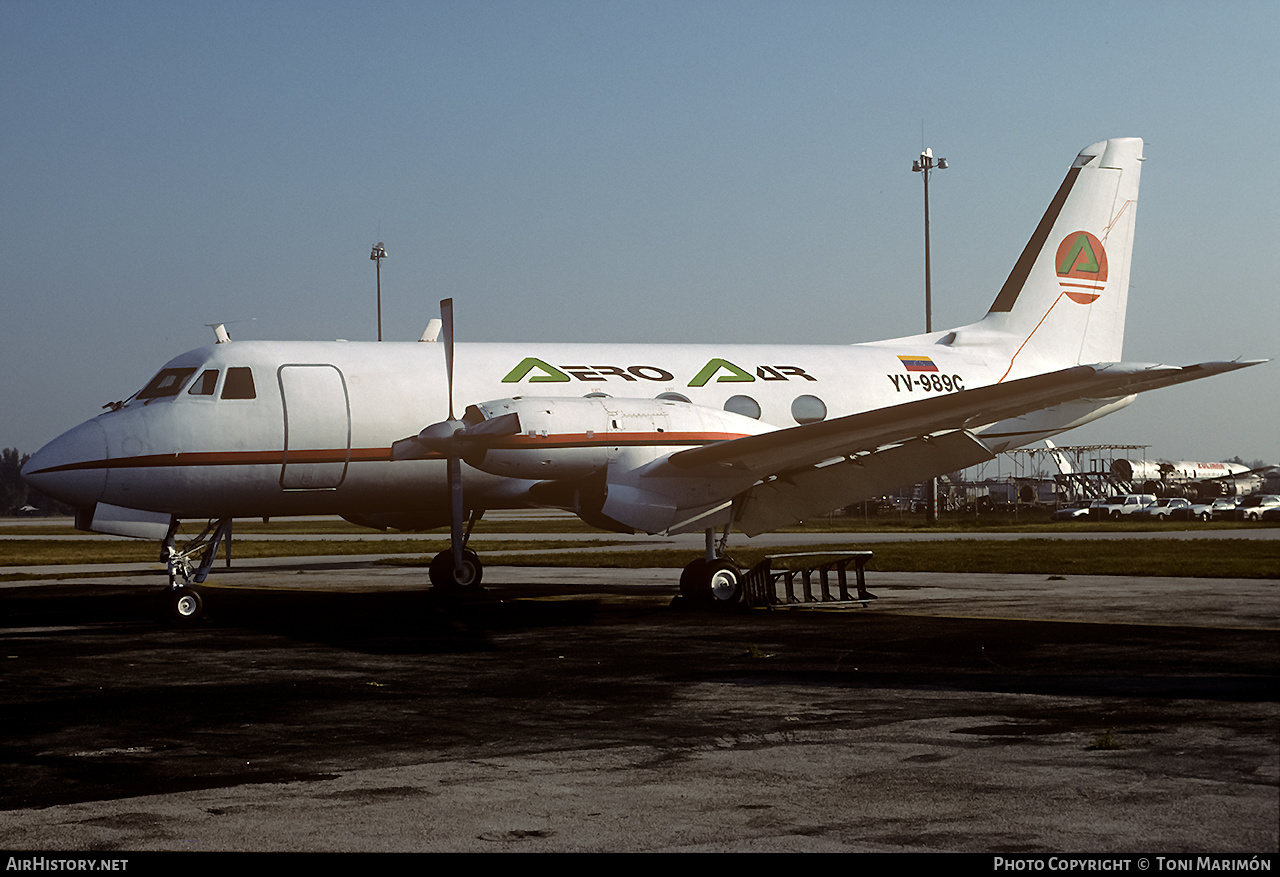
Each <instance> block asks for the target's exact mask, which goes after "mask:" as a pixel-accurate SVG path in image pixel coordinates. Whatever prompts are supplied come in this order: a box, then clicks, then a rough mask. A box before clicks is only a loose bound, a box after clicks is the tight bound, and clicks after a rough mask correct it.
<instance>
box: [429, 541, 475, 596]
mask: <svg viewBox="0 0 1280 877" xmlns="http://www.w3.org/2000/svg"><path fill="white" fill-rule="evenodd" d="M462 566H463V577H462V578H459V577H458V576H457V575H456V572H455V570H454V568H453V551H452V549H445V550H444V551H441V552H440V553H439V554H437V555H436V556H435V557H433V558H432V559H431V566H430V567H429V568H428V570H427V575H428V576H429V577H430V578H431V584H432V585H433V586H434V587H437V588H440V589H441V590H445V591H475V590H479V588H480V580H481V579H482V578H483V577H484V564H482V563H481V562H480V557H479V555H477V554H476V553H475V552H474V551H472V550H471V549H470V548H464V549H463V550H462Z"/></svg>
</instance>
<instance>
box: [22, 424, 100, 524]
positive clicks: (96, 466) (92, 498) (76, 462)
mask: <svg viewBox="0 0 1280 877" xmlns="http://www.w3.org/2000/svg"><path fill="white" fill-rule="evenodd" d="M106 461H107V435H106V432H105V431H104V430H103V428H102V426H101V425H100V424H99V423H98V422H97V421H95V420H89V421H86V422H84V423H82V424H80V425H79V426H77V427H74V428H73V429H69V430H67V431H66V432H64V433H63V434H62V435H60V436H58V437H57V438H56V439H54V440H53V441H51V442H49V444H47V445H45V446H44V447H43V448H41V449H40V450H38V451H36V452H35V453H34V454H32V455H31V458H30V459H29V460H27V464H26V465H25V466H23V467H22V473H21V474H22V480H24V481H26V482H27V484H29V485H31V486H32V487H34V488H35V489H36V490H38V491H40V492H41V493H43V494H44V495H45V496H51V497H53V498H54V499H56V500H60V501H62V502H65V503H68V504H70V505H74V506H76V507H77V508H88V507H90V506H92V505H93V504H94V503H96V502H97V501H98V500H99V499H100V498H101V497H102V492H103V491H104V490H105V489H106V486H107V468H106V465H105V464H106Z"/></svg>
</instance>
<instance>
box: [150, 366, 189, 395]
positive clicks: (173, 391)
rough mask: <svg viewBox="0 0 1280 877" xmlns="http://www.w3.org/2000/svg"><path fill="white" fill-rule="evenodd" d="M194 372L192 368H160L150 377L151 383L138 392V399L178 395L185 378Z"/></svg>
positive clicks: (185, 380)
mask: <svg viewBox="0 0 1280 877" xmlns="http://www.w3.org/2000/svg"><path fill="white" fill-rule="evenodd" d="M194 373H195V369H194V368H166V369H163V370H161V372H160V374H158V375H156V376H155V377H154V378H152V379H151V383H149V384H147V385H146V386H145V387H143V388H142V391H141V392H139V393H138V395H137V397H136V398H138V399H141V400H143V401H150V400H152V399H165V398H168V397H171V396H176V395H178V393H179V392H181V391H182V387H183V385H184V384H186V382H187V378H189V377H191V376H192V375H193V374H194Z"/></svg>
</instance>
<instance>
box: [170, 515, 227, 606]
mask: <svg viewBox="0 0 1280 877" xmlns="http://www.w3.org/2000/svg"><path fill="white" fill-rule="evenodd" d="M180 523H181V522H180V521H179V520H178V519H177V518H174V519H173V522H172V523H171V524H170V525H169V532H168V533H167V534H166V535H165V537H164V542H163V543H161V549H160V556H161V559H162V560H163V561H164V562H165V565H166V566H167V567H168V570H169V587H168V589H166V591H165V592H164V596H165V601H166V603H167V606H168V611H169V615H170V617H172V618H173V619H175V620H176V621H180V622H182V623H184V624H189V623H192V622H195V621H198V620H200V618H201V616H203V615H204V601H203V600H202V599H201V598H200V594H199V593H198V592H197V591H196V590H195V589H194V588H192V587H191V585H192V584H200V583H201V582H203V581H204V580H205V578H207V577H208V575H209V570H210V568H212V566H213V561H214V559H215V558H217V556H218V545H219V543H222V542H226V543H227V551H226V561H227V566H228V567H230V566H231V518H219V519H217V520H216V521H209V523H207V524H206V525H205V528H204V529H203V530H201V531H200V535H199V536H196V537H195V538H194V539H192V540H191V541H190V542H188V543H187V544H186V546H185V547H183V548H182V549H179V548H178V547H177V535H178V526H179V524H180ZM197 556H199V558H200V559H199V561H198V562H194V561H195V558H196V557H197Z"/></svg>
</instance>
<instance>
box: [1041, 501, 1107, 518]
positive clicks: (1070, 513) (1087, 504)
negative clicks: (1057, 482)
mask: <svg viewBox="0 0 1280 877" xmlns="http://www.w3.org/2000/svg"><path fill="white" fill-rule="evenodd" d="M1096 502H1102V500H1100V499H1082V500H1077V501H1076V502H1069V503H1066V504H1064V505H1063V506H1061V507H1060V508H1057V509H1054V511H1053V514H1051V515H1049V520H1051V521H1074V520H1078V519H1079V518H1087V517H1089V509H1090V508H1091V507H1092V506H1093V504H1094V503H1096Z"/></svg>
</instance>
